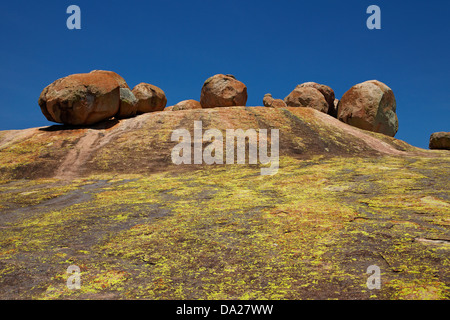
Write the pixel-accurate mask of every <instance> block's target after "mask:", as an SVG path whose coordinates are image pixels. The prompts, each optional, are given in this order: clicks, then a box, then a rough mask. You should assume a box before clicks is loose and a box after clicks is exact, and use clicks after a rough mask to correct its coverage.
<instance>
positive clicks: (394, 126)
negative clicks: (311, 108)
mask: <svg viewBox="0 0 450 320" xmlns="http://www.w3.org/2000/svg"><path fill="white" fill-rule="evenodd" d="M395 110H396V102H395V96H394V93H393V92H392V90H391V88H389V87H388V86H387V85H385V84H384V83H382V82H379V81H377V80H371V81H366V82H363V83H360V84H357V85H355V86H353V87H352V88H351V89H350V90H348V91H347V92H346V93H345V94H344V95H343V96H342V99H341V100H340V103H339V110H338V119H339V120H341V121H342V122H345V123H347V124H349V125H352V126H354V127H357V128H360V129H364V130H368V131H373V132H379V133H383V134H385V135H388V136H391V137H393V136H395V134H396V133H397V131H398V118H397V114H396V113H395Z"/></svg>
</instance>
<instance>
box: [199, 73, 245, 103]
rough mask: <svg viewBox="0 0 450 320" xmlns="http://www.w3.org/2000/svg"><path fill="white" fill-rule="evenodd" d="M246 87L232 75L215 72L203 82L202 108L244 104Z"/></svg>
mask: <svg viewBox="0 0 450 320" xmlns="http://www.w3.org/2000/svg"><path fill="white" fill-rule="evenodd" d="M246 103H247V87H246V86H245V84H243V83H242V82H241V81H238V80H236V78H235V77H234V76H233V75H223V74H216V75H214V76H212V77H211V78H209V79H207V80H206V81H205V83H204V84H203V87H202V91H201V96H200V104H201V106H202V108H215V107H233V106H245V104H246Z"/></svg>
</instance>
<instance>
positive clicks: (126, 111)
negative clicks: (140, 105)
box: [116, 88, 138, 119]
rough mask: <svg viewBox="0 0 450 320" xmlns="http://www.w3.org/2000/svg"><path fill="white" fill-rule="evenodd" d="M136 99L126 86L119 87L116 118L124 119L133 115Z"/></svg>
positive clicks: (134, 113)
mask: <svg viewBox="0 0 450 320" xmlns="http://www.w3.org/2000/svg"><path fill="white" fill-rule="evenodd" d="M137 102H138V100H137V99H136V97H135V96H134V94H133V92H131V90H130V89H128V88H120V106H119V112H118V113H117V114H116V118H118V119H124V118H130V117H134V116H135V115H136V113H137Z"/></svg>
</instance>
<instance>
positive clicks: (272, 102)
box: [263, 93, 287, 108]
mask: <svg viewBox="0 0 450 320" xmlns="http://www.w3.org/2000/svg"><path fill="white" fill-rule="evenodd" d="M263 105H264V107H267V108H286V107H287V106H286V103H285V102H284V101H283V100H281V99H274V98H273V97H272V95H271V94H270V93H266V94H265V95H264V98H263Z"/></svg>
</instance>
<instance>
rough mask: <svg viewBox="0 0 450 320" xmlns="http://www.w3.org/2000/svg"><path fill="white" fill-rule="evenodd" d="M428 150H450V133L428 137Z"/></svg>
mask: <svg viewBox="0 0 450 320" xmlns="http://www.w3.org/2000/svg"><path fill="white" fill-rule="evenodd" d="M430 149H446V150H450V132H435V133H433V134H432V135H431V137H430Z"/></svg>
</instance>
